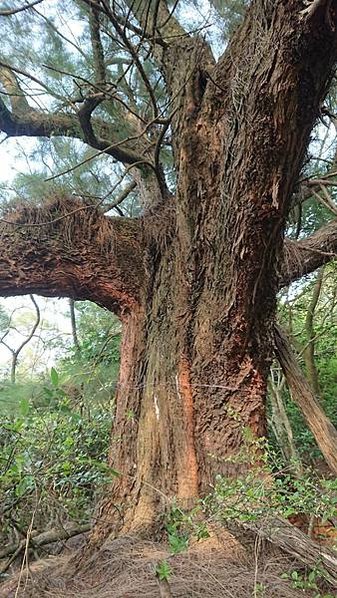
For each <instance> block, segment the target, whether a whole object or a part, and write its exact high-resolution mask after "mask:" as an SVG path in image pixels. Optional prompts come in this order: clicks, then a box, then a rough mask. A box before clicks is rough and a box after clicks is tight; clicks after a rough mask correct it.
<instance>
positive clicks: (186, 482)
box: [177, 355, 199, 498]
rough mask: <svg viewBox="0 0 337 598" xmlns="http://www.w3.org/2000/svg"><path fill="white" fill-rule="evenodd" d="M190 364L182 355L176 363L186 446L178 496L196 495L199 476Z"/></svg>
mask: <svg viewBox="0 0 337 598" xmlns="http://www.w3.org/2000/svg"><path fill="white" fill-rule="evenodd" d="M190 377H191V374H190V364H189V362H188V359H187V357H186V356H184V355H182V356H181V358H180V360H179V364H178V374H177V393H178V395H179V397H180V399H181V401H182V404H183V416H184V422H185V428H186V438H185V443H186V446H185V447H182V451H181V455H182V462H181V463H180V471H179V470H178V497H179V498H191V497H195V496H198V489H199V476H198V464H197V457H196V450H195V438H194V406H193V395H192V388H191V380H190Z"/></svg>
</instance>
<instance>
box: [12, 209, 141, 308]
mask: <svg viewBox="0 0 337 598" xmlns="http://www.w3.org/2000/svg"><path fill="white" fill-rule="evenodd" d="M145 281H146V271H145V266H144V248H143V244H142V233H141V228H140V226H139V223H138V221H136V220H131V219H124V218H115V219H113V218H107V217H106V216H104V215H102V214H101V213H99V212H98V210H97V209H95V208H94V206H89V205H86V204H84V202H83V201H82V200H80V199H76V198H59V199H55V200H53V201H50V202H49V203H47V204H46V205H44V206H43V207H38V208H36V207H20V208H18V209H17V210H14V211H12V212H10V213H9V214H8V215H7V216H6V217H5V218H4V219H3V220H2V221H1V222H0V295H1V296H14V295H25V294H28V293H36V294H40V295H44V296H47V297H71V298H73V299H88V300H90V301H94V302H95V303H98V304H99V305H102V306H104V307H106V308H107V309H109V310H111V311H114V312H116V313H117V314H118V315H119V316H120V317H123V315H124V314H126V313H128V312H129V311H130V310H132V309H135V308H137V306H138V305H139V304H140V302H141V297H142V292H143V285H144V283H145Z"/></svg>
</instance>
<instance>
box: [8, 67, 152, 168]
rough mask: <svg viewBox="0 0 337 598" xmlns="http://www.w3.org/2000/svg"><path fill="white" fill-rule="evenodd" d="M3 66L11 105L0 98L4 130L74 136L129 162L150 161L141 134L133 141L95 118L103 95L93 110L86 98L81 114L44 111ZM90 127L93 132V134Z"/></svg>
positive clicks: (12, 134)
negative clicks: (40, 109) (94, 114)
mask: <svg viewBox="0 0 337 598" xmlns="http://www.w3.org/2000/svg"><path fill="white" fill-rule="evenodd" d="M0 67H1V69H0V82H1V83H2V85H3V87H4V89H5V95H6V96H8V97H9V101H10V105H11V109H9V108H8V107H7V106H6V104H5V102H4V100H3V99H2V98H1V97H0V130H1V131H3V132H4V133H6V134H7V136H8V137H20V136H30V137H52V136H66V137H73V138H75V139H80V140H81V141H84V142H85V143H88V144H89V145H91V147H93V148H94V149H98V150H100V151H103V152H104V153H107V154H109V155H111V156H112V157H113V158H114V159H115V160H118V161H120V162H123V163H125V164H135V163H138V164H139V163H144V162H149V158H148V157H147V156H146V150H147V149H148V145H147V144H146V143H145V142H144V140H143V139H141V136H139V138H137V140H136V141H135V140H134V139H133V141H132V142H131V141H129V140H128V138H125V139H120V138H119V137H118V136H117V135H116V132H115V127H114V124H113V123H109V122H106V121H104V120H102V119H100V118H97V117H92V112H93V110H94V108H95V107H96V106H97V105H98V104H99V103H100V101H101V100H102V98H101V97H97V98H94V99H93V101H94V105H93V101H90V108H91V110H87V105H88V102H87V100H83V106H82V110H81V109H79V110H78V112H77V114H76V113H74V114H71V113H69V112H63V113H62V112H55V113H50V112H49V113H46V112H42V111H39V110H36V109H35V108H33V107H32V106H31V105H30V104H29V102H28V100H27V98H26V96H25V94H24V92H23V90H22V89H21V86H20V84H19V82H18V80H17V77H16V75H15V69H13V68H12V67H10V66H9V65H6V64H5V63H3V62H1V63H0ZM25 76H26V74H25ZM27 76H29V74H27ZM100 96H102V94H100ZM70 103H71V102H70ZM73 108H74V106H73ZM83 108H84V109H85V110H83ZM84 112H85V114H84ZM83 114H84V118H83ZM88 129H90V131H91V135H90V137H89V136H88Z"/></svg>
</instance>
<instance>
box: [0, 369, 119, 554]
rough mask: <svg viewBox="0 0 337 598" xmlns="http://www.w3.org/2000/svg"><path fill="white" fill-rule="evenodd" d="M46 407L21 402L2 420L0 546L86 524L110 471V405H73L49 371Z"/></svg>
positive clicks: (0, 440) (0, 439)
mask: <svg viewBox="0 0 337 598" xmlns="http://www.w3.org/2000/svg"><path fill="white" fill-rule="evenodd" d="M51 382H52V383H51V385H50V387H49V388H48V387H46V389H45V391H44V394H45V397H44V399H45V400H44V403H42V404H40V405H38V406H33V405H31V404H30V403H29V402H28V401H27V400H25V399H24V400H22V401H21V402H20V404H19V409H18V412H17V413H16V414H11V415H6V414H5V415H2V426H1V429H0V458H1V474H0V505H1V506H0V546H1V547H2V548H3V547H6V545H8V544H13V543H14V544H15V542H19V541H20V540H22V538H25V536H26V535H27V532H28V530H31V531H32V532H33V533H39V532H42V531H45V530H48V529H50V528H64V527H68V526H69V525H71V524H74V523H78V524H82V523H84V522H88V521H89V520H90V518H91V516H92V511H93V508H94V505H95V502H96V501H97V499H98V498H99V497H100V495H101V493H102V492H103V490H104V488H105V487H106V484H107V483H108V482H109V481H110V480H111V476H112V472H111V470H110V469H109V467H108V466H107V464H106V463H107V451H108V445H109V436H110V429H111V421H112V405H111V404H110V403H104V404H102V405H93V406H90V407H89V406H86V405H84V404H78V405H75V406H74V405H73V404H72V403H71V401H70V399H69V397H68V396H67V394H66V393H65V392H64V391H62V389H61V388H59V386H58V379H57V373H56V372H55V371H53V372H52V380H51Z"/></svg>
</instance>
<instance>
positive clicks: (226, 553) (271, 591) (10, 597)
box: [0, 529, 337, 598]
mask: <svg viewBox="0 0 337 598" xmlns="http://www.w3.org/2000/svg"><path fill="white" fill-rule="evenodd" d="M76 563H78V558H77V557H76V554H75V556H74V553H72V554H71V555H70V556H69V555H67V556H58V557H50V558H48V559H46V560H43V561H37V562H35V563H32V564H31V565H30V566H29V567H27V566H25V567H21V569H20V572H19V573H16V574H13V575H12V577H11V578H10V579H9V580H8V581H6V582H5V583H4V584H3V585H2V586H0V598H21V597H25V598H33V597H34V598H40V597H41V598H42V597H43V598H47V597H48V598H69V597H74V598H75V597H76V598H178V597H180V598H189V597H191V598H220V597H225V598H296V597H297V596H298V597H299V596H301V597H302V598H303V596H308V597H312V598H325V597H328V598H333V597H334V596H337V594H335V593H331V589H330V590H329V589H328V588H327V587H326V588H323V589H322V588H320V589H319V588H318V587H315V585H316V580H315V576H313V575H311V579H312V583H311V585H310V583H309V582H308V577H307V573H306V572H305V570H304V568H303V565H301V564H300V563H299V562H298V561H297V562H296V560H295V559H292V558H291V557H289V556H288V555H285V554H284V553H282V552H281V551H280V550H279V549H277V548H275V547H273V546H272V545H271V544H269V543H268V542H265V541H263V540H261V539H259V540H255V541H251V540H249V539H248V541H247V544H246V543H240V542H239V541H238V540H237V539H236V538H235V537H234V536H233V535H232V534H231V533H229V532H228V531H226V530H224V529H221V530H216V531H214V532H213V533H212V535H211V536H210V538H207V539H204V540H202V541H198V542H195V543H194V544H193V543H192V545H191V546H190V547H189V549H188V550H186V551H184V552H181V553H179V554H176V555H172V554H171V553H170V552H169V549H168V547H167V545H165V544H163V543H159V542H158V543H156V542H151V541H145V540H139V539H138V540H137V539H135V538H134V537H122V538H119V539H117V540H107V541H106V542H105V544H104V546H103V547H102V548H101V549H100V550H99V551H97V552H96V553H94V555H92V556H91V557H90V558H89V559H87V560H86V561H84V562H82V563H81V566H80V567H79V568H78V567H76ZM294 572H296V575H294ZM160 578H162V579H160Z"/></svg>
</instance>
